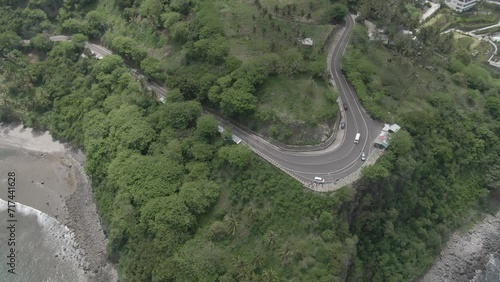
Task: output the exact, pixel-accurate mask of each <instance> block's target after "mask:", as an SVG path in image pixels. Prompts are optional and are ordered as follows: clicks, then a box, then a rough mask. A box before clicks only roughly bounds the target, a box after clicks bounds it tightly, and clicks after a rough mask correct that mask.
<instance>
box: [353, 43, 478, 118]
mask: <svg viewBox="0 0 500 282" xmlns="http://www.w3.org/2000/svg"><path fill="white" fill-rule="evenodd" d="M360 60H361V61H366V62H369V64H370V65H371V66H382V67H377V68H376V67H373V68H372V69H373V70H374V72H375V74H374V75H373V80H372V81H371V82H370V83H368V84H367V85H366V88H367V93H368V95H369V97H371V98H372V99H373V100H375V102H376V104H377V105H378V106H380V107H381V109H382V110H384V111H385V112H390V113H391V115H388V116H387V117H386V118H389V116H392V115H393V114H394V115H396V116H400V115H401V114H404V113H407V112H411V111H415V110H425V109H426V108H427V107H428V106H427V105H426V102H425V101H426V100H427V99H428V98H429V97H432V96H434V95H438V94H437V93H439V92H447V93H448V94H450V95H451V96H452V97H453V98H454V99H455V100H457V101H460V102H461V104H462V105H465V106H467V107H470V105H469V104H470V103H468V102H467V101H468V100H470V98H468V96H467V89H466V87H464V86H465V85H464V83H465V82H464V81H460V80H454V79H453V75H452V74H450V73H449V72H447V71H446V70H445V69H444V68H445V65H444V64H441V65H440V64H439V63H438V62H437V61H436V64H433V68H432V69H431V70H429V69H426V68H422V67H420V66H416V65H414V64H412V63H410V62H409V61H407V60H406V59H405V58H402V57H400V56H398V55H396V54H394V53H393V52H392V51H390V50H388V49H386V48H384V47H380V46H378V45H376V44H371V46H370V48H369V52H367V53H365V54H362V56H361V58H360ZM473 99H480V97H473ZM386 121H389V122H391V121H392V120H386Z"/></svg>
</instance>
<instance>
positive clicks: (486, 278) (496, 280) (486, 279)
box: [472, 254, 500, 282]
mask: <svg viewBox="0 0 500 282" xmlns="http://www.w3.org/2000/svg"><path fill="white" fill-rule="evenodd" d="M472 281H473V282H500V259H499V258H498V257H495V256H494V255H492V254H490V255H489V259H488V263H487V265H486V269H485V271H481V272H479V273H478V274H477V275H476V277H474V279H473V280H472Z"/></svg>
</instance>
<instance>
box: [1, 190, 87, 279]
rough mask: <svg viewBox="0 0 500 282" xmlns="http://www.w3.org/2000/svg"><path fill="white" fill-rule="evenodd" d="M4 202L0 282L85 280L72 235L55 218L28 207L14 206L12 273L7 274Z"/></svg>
mask: <svg viewBox="0 0 500 282" xmlns="http://www.w3.org/2000/svg"><path fill="white" fill-rule="evenodd" d="M8 218H9V217H8V211H7V202H6V201H4V200H2V199H0V256H1V258H2V259H1V260H0V261H1V262H2V263H1V264H0V281H9V282H27V281H30V282H38V281H40V282H42V281H43V282H58V281H65V282H66V281H68V282H69V281H87V278H86V275H85V273H84V271H83V270H82V268H80V267H79V265H82V264H83V259H82V254H81V253H80V251H79V250H78V249H77V248H75V244H76V243H75V240H74V234H73V232H72V231H71V230H70V229H68V228H67V227H66V226H64V225H62V224H61V223H59V222H58V221H57V220H56V219H54V218H52V217H50V216H49V215H47V214H44V213H42V212H41V211H39V210H36V209H33V208H31V207H28V206H25V205H22V204H19V203H17V204H16V214H15V219H16V220H17V222H15V224H16V225H15V227H16V228H15V244H16V246H15V248H16V253H15V254H16V265H15V274H10V273H9V272H8V270H9V268H10V267H9V266H8V265H7V263H6V260H7V259H8V258H7V255H9V253H10V248H11V247H12V246H8V245H7V242H8V238H9V236H10V231H9V230H8V229H7V227H8V226H9V224H10V223H11V222H7V220H8Z"/></svg>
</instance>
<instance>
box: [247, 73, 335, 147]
mask: <svg viewBox="0 0 500 282" xmlns="http://www.w3.org/2000/svg"><path fill="white" fill-rule="evenodd" d="M258 92H259V93H260V94H259V106H258V110H257V113H256V115H255V116H256V118H255V119H254V120H252V121H250V122H249V124H250V126H252V127H253V128H254V129H256V130H257V131H259V132H260V133H262V134H266V135H270V136H271V137H273V138H275V139H278V140H280V141H283V142H287V143H291V144H303V143H305V144H308V143H309V144H310V143H313V144H314V143H318V142H321V141H322V140H324V139H325V138H327V136H328V135H329V134H330V133H331V129H330V128H331V126H332V124H333V122H334V120H335V117H336V115H337V112H338V107H337V104H336V99H337V97H338V94H337V93H336V92H334V91H333V89H331V88H329V87H328V85H327V84H326V83H324V82H323V81H318V80H314V79H311V78H309V77H307V76H298V77H294V78H288V77H284V76H276V77H272V78H270V79H269V80H268V81H267V82H266V83H265V84H264V85H263V86H262V87H261V88H260V89H259V90H258ZM318 129H319V130H318Z"/></svg>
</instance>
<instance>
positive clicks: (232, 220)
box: [224, 213, 240, 235]
mask: <svg viewBox="0 0 500 282" xmlns="http://www.w3.org/2000/svg"><path fill="white" fill-rule="evenodd" d="M224 221H226V222H227V223H228V225H227V232H228V233H231V235H234V234H236V230H238V225H240V221H239V220H238V218H237V217H236V216H235V215H234V214H233V213H232V214H231V215H229V216H228V215H226V216H225V217H224Z"/></svg>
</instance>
